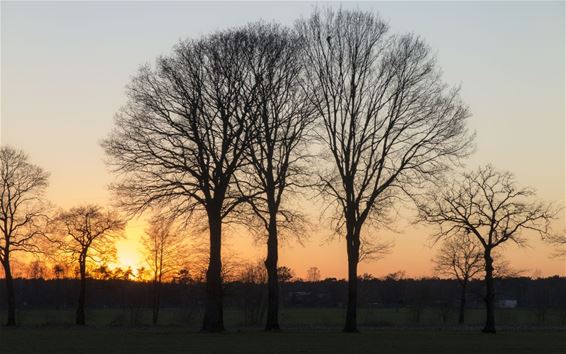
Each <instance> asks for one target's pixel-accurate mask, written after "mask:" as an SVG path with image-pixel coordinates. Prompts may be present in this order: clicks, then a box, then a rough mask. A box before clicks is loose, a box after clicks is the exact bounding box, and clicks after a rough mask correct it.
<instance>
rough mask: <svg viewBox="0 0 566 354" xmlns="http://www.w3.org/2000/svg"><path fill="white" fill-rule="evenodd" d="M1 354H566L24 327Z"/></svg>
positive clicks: (458, 336)
mask: <svg viewBox="0 0 566 354" xmlns="http://www.w3.org/2000/svg"><path fill="white" fill-rule="evenodd" d="M0 343H1V344H0V352H2V353H10V354H19V353H22V354H26V353H45V354H48V353H57V354H65V353H73V354H78V353H80V354H88V353H96V354H100V353H102V354H113V353H120V354H126V353H136V354H143V353H250V354H251V353H352V354H353V353H380V354H393V353H395V354H404V353H418V354H426V353H431V354H432V353H434V354H442V353H450V354H454V353H458V354H471V353H482V354H489V353H494V354H495V353H497V354H505V353H510V354H521V353H525V354H526V353H529V354H534V353H541V354H542V353H544V354H553V353H557V354H558V353H560V354H563V353H566V335H565V333H564V332H559V331H556V332H552V331H547V332H540V331H531V332H503V333H499V334H496V335H485V334H480V333H477V332H475V331H474V332H457V331H432V330H426V331H423V330H401V329H397V330H387V331H376V330H373V331H365V332H362V333H359V334H345V333H340V332H335V331H332V332H330V331H309V332H297V331H289V332H281V333H263V332H261V331H241V332H227V333H222V334H204V333H197V332H188V331H187V330H186V329H181V328H175V327H171V328H166V327H161V328H133V329H132V328H110V327H86V328H75V327H46V328H35V327H27V328H26V327H21V328H14V329H6V328H3V329H2V330H0Z"/></svg>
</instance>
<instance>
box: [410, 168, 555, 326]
mask: <svg viewBox="0 0 566 354" xmlns="http://www.w3.org/2000/svg"><path fill="white" fill-rule="evenodd" d="M534 195H535V192H534V190H533V189H531V188H520V187H519V186H518V185H517V183H516V181H515V178H514V177H513V175H512V174H511V173H509V172H500V171H497V170H495V169H494V168H493V167H492V166H490V165H488V166H485V167H480V168H478V169H477V170H476V171H474V172H471V173H464V174H463V175H462V176H461V178H460V179H456V180H454V181H453V182H452V183H448V182H445V183H443V184H442V185H440V186H439V187H438V188H435V189H434V190H431V191H430V192H428V193H427V194H426V195H425V197H423V198H422V199H421V200H420V201H418V203H417V204H418V207H419V214H420V215H419V218H420V220H422V221H424V222H426V223H429V224H433V225H436V226H438V227H439V230H438V232H437V233H436V234H435V237H436V238H444V237H453V236H454V235H456V237H457V236H461V235H466V234H469V235H472V237H475V238H476V239H477V241H478V242H479V243H480V244H481V245H482V248H483V258H484V267H485V287H486V290H485V303H486V323H485V326H484V328H483V332H484V333H495V331H496V330H495V309H494V306H495V304H494V299H495V290H494V281H493V279H494V265H493V264H494V260H493V256H494V254H493V250H494V249H496V248H497V247H499V246H501V245H502V244H505V243H506V242H507V241H512V242H514V243H516V244H517V245H519V246H522V245H524V244H525V242H526V239H525V238H524V236H523V231H532V232H535V233H538V234H540V235H541V236H542V237H547V236H548V235H550V222H551V221H552V220H553V219H554V218H555V217H556V215H557V210H556V209H555V208H554V207H553V206H552V205H551V204H545V203H542V202H533V201H531V200H530V199H532V198H533V197H534Z"/></svg>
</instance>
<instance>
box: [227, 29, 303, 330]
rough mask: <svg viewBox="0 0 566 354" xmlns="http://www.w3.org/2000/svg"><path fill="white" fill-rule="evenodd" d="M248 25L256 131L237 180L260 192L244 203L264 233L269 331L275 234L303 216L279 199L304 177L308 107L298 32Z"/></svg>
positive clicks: (275, 301)
mask: <svg viewBox="0 0 566 354" xmlns="http://www.w3.org/2000/svg"><path fill="white" fill-rule="evenodd" d="M247 30H248V31H249V35H250V37H251V38H252V41H253V51H251V52H250V55H249V62H248V64H249V67H250V71H251V73H252V75H253V78H254V81H255V84H256V86H257V87H256V89H257V93H256V95H255V100H256V101H255V105H254V107H255V113H254V118H253V119H254V120H255V121H256V122H257V133H256V136H255V137H254V140H253V142H252V143H251V144H249V145H248V151H247V155H246V157H247V159H248V160H249V162H250V164H249V168H248V169H247V170H245V171H244V173H243V174H242V176H241V178H238V179H239V182H240V185H241V186H242V187H243V188H245V189H250V190H253V191H259V193H256V196H255V198H253V199H249V203H250V205H251V209H252V210H253V212H254V215H255V217H256V219H257V221H258V223H259V225H258V228H259V230H261V231H259V233H260V234H261V235H262V236H263V235H265V234H267V257H266V259H265V267H266V269H267V274H268V281H267V287H268V307H267V321H266V325H265V329H266V330H267V331H270V330H279V281H278V277H277V261H278V257H279V255H278V245H279V238H280V235H281V234H282V232H284V231H288V230H290V231H291V233H292V234H294V235H298V234H301V231H302V230H301V226H302V225H303V220H304V219H303V216H302V215H301V214H300V213H298V212H297V211H296V210H291V209H290V208H289V206H288V205H287V206H286V205H284V204H285V199H286V197H287V195H288V194H289V193H292V192H293V191H295V190H296V187H297V186H299V185H300V184H301V183H302V182H304V181H301V180H302V179H304V177H305V164H304V163H305V158H306V157H307V156H308V154H307V151H308V148H307V146H306V142H305V139H304V138H305V135H306V132H307V129H308V128H309V126H310V124H311V122H312V117H313V114H312V113H313V112H312V108H311V105H310V104H309V101H308V100H307V99H306V98H305V97H304V92H303V90H301V87H300V81H299V79H300V76H301V74H302V71H301V65H300V61H299V57H298V54H299V49H300V48H299V45H300V41H299V40H298V37H297V36H296V35H295V34H294V33H293V32H292V31H290V30H288V29H284V28H282V27H280V26H277V25H264V24H254V25H250V26H249V27H248V28H247ZM250 225H252V226H255V225H254V224H253V223H252V224H250Z"/></svg>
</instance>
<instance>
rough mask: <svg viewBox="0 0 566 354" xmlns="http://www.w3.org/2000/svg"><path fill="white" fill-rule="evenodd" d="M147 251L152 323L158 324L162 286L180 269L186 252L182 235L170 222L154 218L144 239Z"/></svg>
mask: <svg viewBox="0 0 566 354" xmlns="http://www.w3.org/2000/svg"><path fill="white" fill-rule="evenodd" d="M142 242H143V245H144V248H145V251H146V254H147V256H146V263H147V265H148V268H149V272H150V274H151V277H152V282H153V296H152V299H153V300H152V323H153V324H154V325H156V324H157V320H158V317H159V308H160V300H161V284H162V282H163V280H164V278H166V277H169V276H172V275H173V273H174V272H176V271H178V270H179V269H180V266H181V264H182V260H183V256H184V254H185V252H186V247H185V244H184V243H183V239H182V237H181V235H180V234H179V233H177V232H175V230H174V229H173V226H172V225H171V223H170V222H168V221H167V220H164V219H160V218H154V219H152V220H151V222H150V226H149V228H148V229H147V230H146V233H145V235H144V236H143V239H142Z"/></svg>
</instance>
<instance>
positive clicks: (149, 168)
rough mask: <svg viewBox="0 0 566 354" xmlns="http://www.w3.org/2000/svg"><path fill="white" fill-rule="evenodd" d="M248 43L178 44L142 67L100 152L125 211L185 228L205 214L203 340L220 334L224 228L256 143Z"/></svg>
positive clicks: (215, 39) (234, 38)
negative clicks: (239, 175) (238, 178)
mask: <svg viewBox="0 0 566 354" xmlns="http://www.w3.org/2000/svg"><path fill="white" fill-rule="evenodd" d="M250 43H251V38H250V36H249V35H248V34H247V32H246V30H228V31H224V32H218V33H215V34H212V35H209V36H206V37H204V38H202V39H200V40H186V41H183V42H181V43H179V44H178V45H177V46H176V47H175V49H174V51H173V54H172V55H170V56H167V57H160V58H159V59H158V60H157V62H156V64H155V67H153V68H151V67H149V66H144V67H143V68H142V69H140V71H139V72H138V74H137V75H136V77H135V78H134V79H133V80H132V81H131V83H130V85H129V88H128V98H129V99H128V104H127V105H126V106H125V108H124V109H123V110H122V111H121V113H119V114H118V116H117V118H116V122H115V128H114V131H113V132H112V134H111V135H110V137H109V138H108V139H107V140H106V141H105V142H104V143H103V146H104V148H105V150H106V153H107V154H108V156H109V157H110V163H111V165H113V166H114V168H115V172H116V173H117V174H118V175H119V180H118V182H117V183H116V184H114V186H113V190H114V191H115V192H116V195H117V197H118V203H119V205H120V206H121V207H122V208H123V209H124V210H126V211H128V212H130V213H132V214H135V213H140V212H142V211H144V210H146V209H147V208H153V209H154V210H160V211H161V213H162V214H163V215H166V216H168V217H170V218H172V219H173V218H183V219H184V220H187V221H195V219H193V218H192V217H193V216H194V215H195V214H199V215H202V214H203V213H204V214H206V217H207V219H208V220H207V221H208V230H209V247H210V257H209V264H208V270H207V275H206V278H207V281H206V301H205V314H204V320H203V326H202V329H203V330H204V331H222V330H223V329H224V321H223V306H222V275H221V273H222V261H221V244H222V225H223V221H224V220H225V219H226V218H227V217H229V216H230V215H231V214H232V212H233V211H234V210H235V209H236V208H237V207H238V206H239V205H240V204H241V203H243V202H245V200H246V198H245V197H243V196H242V195H241V193H240V191H239V190H238V188H237V187H236V185H235V180H234V178H233V177H234V173H235V172H236V171H237V170H239V169H240V168H241V166H242V164H243V163H244V162H245V161H244V152H245V150H246V149H247V147H248V146H249V144H250V143H251V141H252V139H253V138H254V136H255V132H254V130H255V129H254V127H253V124H254V120H253V119H251V118H252V117H251V113H252V112H253V105H254V102H255V85H254V82H253V79H252V74H251V73H250V71H249V67H248V65H247V62H248V56H249V55H250V54H249V53H250ZM199 221H200V219H199V218H197V219H196V223H198V222H199Z"/></svg>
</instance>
